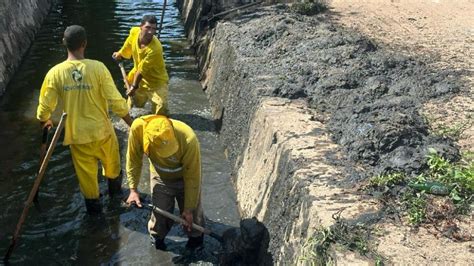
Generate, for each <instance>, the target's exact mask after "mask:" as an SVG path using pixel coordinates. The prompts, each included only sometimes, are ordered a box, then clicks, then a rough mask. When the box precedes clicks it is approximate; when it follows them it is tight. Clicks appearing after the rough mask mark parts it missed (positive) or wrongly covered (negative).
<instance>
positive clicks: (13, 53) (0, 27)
mask: <svg viewBox="0 0 474 266" xmlns="http://www.w3.org/2000/svg"><path fill="white" fill-rule="evenodd" d="M52 2H53V1H52V0H24V1H23V0H22V1H17V0H2V1H0V32H1V39H0V40H1V41H0V96H2V95H3V93H4V92H5V89H6V87H7V85H8V82H9V81H10V79H11V77H12V76H13V74H15V71H16V69H17V68H18V66H19V65H20V62H21V59H22V57H23V55H24V54H25V53H26V51H28V49H29V47H30V45H31V42H32V41H33V40H34V38H35V33H36V32H37V30H38V29H39V28H40V27H41V23H42V21H43V19H44V18H45V17H46V15H47V14H48V11H49V9H50V8H51V5H52Z"/></svg>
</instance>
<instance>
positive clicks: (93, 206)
mask: <svg viewBox="0 0 474 266" xmlns="http://www.w3.org/2000/svg"><path fill="white" fill-rule="evenodd" d="M85 202H86V210H87V213H88V214H90V215H99V214H101V213H102V205H101V204H100V201H99V199H85Z"/></svg>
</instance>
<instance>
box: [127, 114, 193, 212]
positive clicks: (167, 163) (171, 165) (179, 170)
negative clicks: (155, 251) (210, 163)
mask: <svg viewBox="0 0 474 266" xmlns="http://www.w3.org/2000/svg"><path fill="white" fill-rule="evenodd" d="M152 116H153V115H147V116H143V117H141V118H137V119H135V121H133V124H132V126H131V128H130V134H129V137H128V149H127V177H128V185H129V187H130V188H137V187H138V184H139V181H140V176H141V171H142V159H143V154H145V150H144V145H143V138H144V132H145V127H146V125H147V121H146V120H148V119H150V117H152ZM170 120H171V122H172V124H173V128H174V133H175V136H176V139H177V141H178V144H179V148H178V151H177V152H176V153H175V154H174V155H172V156H170V157H168V158H162V157H160V156H158V154H157V153H156V149H154V148H153V145H152V144H151V145H150V147H149V149H148V154H147V156H148V160H149V162H150V173H151V174H152V175H153V176H159V177H160V178H161V179H163V180H173V179H183V180H184V208H185V209H191V210H192V209H195V208H196V207H197V204H198V201H199V197H200V193H201V152H200V146H199V141H198V139H197V137H196V134H195V133H194V131H193V130H192V128H191V127H189V126H188V125H186V124H185V123H183V122H181V121H178V120H174V119H170Z"/></svg>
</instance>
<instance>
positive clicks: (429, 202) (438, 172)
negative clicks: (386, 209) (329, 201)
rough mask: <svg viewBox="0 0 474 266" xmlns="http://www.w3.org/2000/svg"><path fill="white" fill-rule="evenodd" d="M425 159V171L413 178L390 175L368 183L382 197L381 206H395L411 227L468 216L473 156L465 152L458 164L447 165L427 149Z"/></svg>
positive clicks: (473, 179) (473, 182) (473, 191)
mask: <svg viewBox="0 0 474 266" xmlns="http://www.w3.org/2000/svg"><path fill="white" fill-rule="evenodd" d="M427 159H428V160H427V164H428V170H427V171H425V172H424V173H422V174H420V175H418V176H416V177H414V178H408V177H407V176H405V174H403V173H391V174H387V175H381V176H376V177H373V178H371V179H370V180H369V184H370V186H371V187H373V188H375V189H376V190H378V191H379V193H380V191H381V193H382V194H384V197H382V198H383V201H384V202H385V203H388V202H391V204H395V205H397V206H396V207H395V208H396V209H397V210H398V211H399V212H401V213H402V214H403V215H404V216H406V217H407V220H408V222H409V223H410V224H411V225H413V226H419V225H422V224H424V223H437V222H439V221H442V220H447V221H448V220H451V219H454V218H455V217H456V216H457V215H462V214H469V213H470V211H471V204H472V203H473V198H474V195H473V194H474V153H472V152H471V153H465V154H463V156H462V159H461V160H460V161H459V162H457V163H451V162H449V161H448V160H446V159H444V158H443V157H441V156H440V155H438V153H437V152H436V151H435V150H430V151H429V155H428V158H427Z"/></svg>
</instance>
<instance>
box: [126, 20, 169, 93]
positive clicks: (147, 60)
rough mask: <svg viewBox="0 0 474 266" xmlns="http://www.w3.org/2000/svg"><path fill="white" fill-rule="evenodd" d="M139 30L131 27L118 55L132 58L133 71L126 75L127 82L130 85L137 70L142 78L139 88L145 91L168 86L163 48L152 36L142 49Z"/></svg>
mask: <svg viewBox="0 0 474 266" xmlns="http://www.w3.org/2000/svg"><path fill="white" fill-rule="evenodd" d="M139 36H140V28H139V27H133V28H132V29H131V30H130V34H129V36H128V37H127V39H126V40H125V43H124V44H123V46H122V48H121V49H120V50H119V53H120V54H121V55H122V57H124V58H127V59H130V57H132V58H133V65H134V67H133V69H132V70H131V71H130V73H128V81H129V82H130V83H131V82H132V81H133V77H134V76H135V73H136V72H137V70H139V71H140V73H141V74H142V76H143V78H142V81H141V82H140V87H144V88H146V89H147V90H154V89H157V88H158V87H162V86H163V85H167V84H168V73H167V72H166V66H165V61H164V59H163V47H162V46H161V43H160V41H159V40H158V38H156V37H155V36H153V39H152V40H151V42H150V43H149V44H148V45H147V46H146V47H145V48H143V49H141V48H140V45H139V44H138V38H139Z"/></svg>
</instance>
